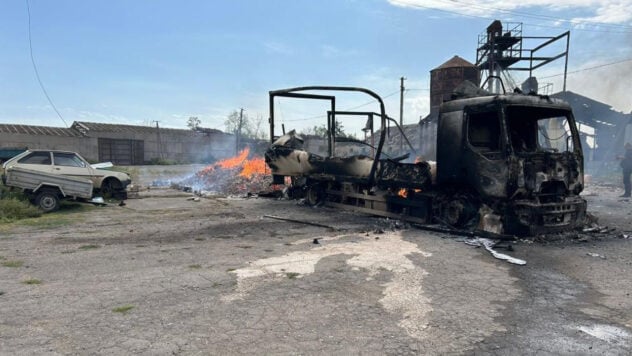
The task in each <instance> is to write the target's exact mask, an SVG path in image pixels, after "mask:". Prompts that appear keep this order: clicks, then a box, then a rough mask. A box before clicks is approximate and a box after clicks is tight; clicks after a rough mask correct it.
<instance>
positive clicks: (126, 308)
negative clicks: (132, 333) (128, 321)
mask: <svg viewBox="0 0 632 356" xmlns="http://www.w3.org/2000/svg"><path fill="white" fill-rule="evenodd" d="M132 309H134V306H133V305H131V304H126V305H121V306H120V307H116V308H114V309H112V311H113V312H114V313H122V314H125V313H127V312H128V311H130V310H132Z"/></svg>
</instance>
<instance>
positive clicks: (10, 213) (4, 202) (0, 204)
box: [0, 197, 42, 223]
mask: <svg viewBox="0 0 632 356" xmlns="http://www.w3.org/2000/svg"><path fill="white" fill-rule="evenodd" d="M41 215H42V211H41V210H39V209H38V208H37V207H35V206H33V205H32V204H31V203H29V202H28V201H27V200H21V199H18V198H15V197H12V198H4V197H3V198H2V199H0V222H1V223H7V222H12V221H15V220H20V219H26V218H36V217H39V216H41Z"/></svg>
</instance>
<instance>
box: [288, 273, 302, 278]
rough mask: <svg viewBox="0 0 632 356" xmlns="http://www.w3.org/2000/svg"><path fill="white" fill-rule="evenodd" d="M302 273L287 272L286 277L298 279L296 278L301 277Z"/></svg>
mask: <svg viewBox="0 0 632 356" xmlns="http://www.w3.org/2000/svg"><path fill="white" fill-rule="evenodd" d="M300 275H301V274H300V273H296V272H287V273H286V274H285V276H287V278H289V279H296V277H298V276H300Z"/></svg>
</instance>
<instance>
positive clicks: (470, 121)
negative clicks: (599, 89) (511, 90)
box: [436, 94, 586, 234]
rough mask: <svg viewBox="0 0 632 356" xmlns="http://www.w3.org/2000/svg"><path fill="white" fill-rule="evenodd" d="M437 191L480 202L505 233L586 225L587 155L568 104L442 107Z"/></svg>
mask: <svg viewBox="0 0 632 356" xmlns="http://www.w3.org/2000/svg"><path fill="white" fill-rule="evenodd" d="M436 169H437V184H438V185H439V186H442V187H445V188H447V187H449V188H447V190H454V191H456V192H458V193H459V194H470V195H471V196H475V197H476V202H467V204H471V205H487V206H489V207H490V208H491V209H492V210H493V211H495V212H497V213H499V214H500V215H501V216H502V218H501V220H502V221H503V225H504V228H505V230H509V231H521V230H528V231H525V232H526V233H529V234H537V233H539V232H540V231H542V232H544V231H546V232H550V231H554V230H556V229H568V228H569V227H573V226H574V225H576V224H581V223H583V221H584V215H585V212H586V201H585V200H584V199H582V198H581V197H580V196H579V194H580V193H581V191H582V190H583V187H584V181H583V154H582V148H581V144H580V140H579V132H578V130H577V127H576V125H575V120H574V117H573V114H572V111H571V108H570V106H569V105H568V104H566V103H564V102H562V101H560V100H557V99H551V98H549V97H547V96H539V95H524V94H502V95H489V96H477V97H472V98H462V99H457V100H452V101H448V102H445V103H444V104H443V105H442V106H441V108H440V112H439V120H438V127H437V167H436Z"/></svg>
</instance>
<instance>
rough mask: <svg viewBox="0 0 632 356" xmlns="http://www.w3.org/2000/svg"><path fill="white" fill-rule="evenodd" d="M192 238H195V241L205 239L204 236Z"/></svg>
mask: <svg viewBox="0 0 632 356" xmlns="http://www.w3.org/2000/svg"><path fill="white" fill-rule="evenodd" d="M194 240H195V241H204V240H206V239H205V238H203V237H196V238H195V239H194Z"/></svg>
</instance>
